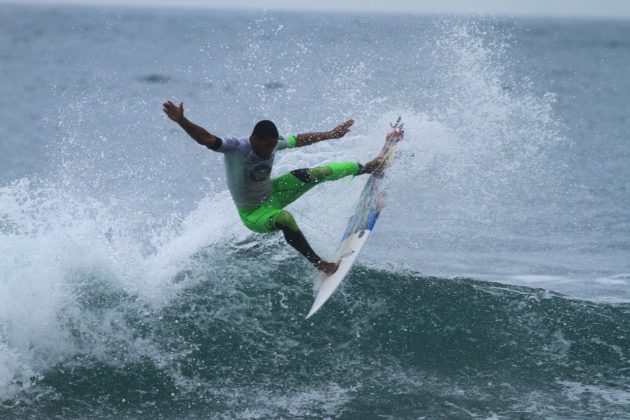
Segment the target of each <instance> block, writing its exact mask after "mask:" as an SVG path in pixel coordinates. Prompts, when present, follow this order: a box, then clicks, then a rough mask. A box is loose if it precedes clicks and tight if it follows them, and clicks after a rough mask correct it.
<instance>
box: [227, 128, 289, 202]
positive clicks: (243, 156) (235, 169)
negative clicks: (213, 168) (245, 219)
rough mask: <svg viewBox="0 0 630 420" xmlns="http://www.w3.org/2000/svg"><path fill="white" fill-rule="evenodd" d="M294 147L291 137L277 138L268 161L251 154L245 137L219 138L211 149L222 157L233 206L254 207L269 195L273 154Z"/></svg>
mask: <svg viewBox="0 0 630 420" xmlns="http://www.w3.org/2000/svg"><path fill="white" fill-rule="evenodd" d="M292 147H295V136H288V137H287V138H284V137H282V136H281V137H280V138H279V139H278V144H277V145H276V148H275V149H274V152H273V153H272V154H271V156H270V157H269V158H268V159H265V158H262V157H260V156H258V155H257V154H256V152H254V149H252V145H251V143H250V142H249V137H222V138H221V145H220V146H219V147H218V148H217V149H216V150H215V151H216V152H220V153H223V155H224V157H225V176H226V179H227V184H228V188H229V190H230V194H232V199H233V200H234V203H235V204H236V206H237V207H239V208H242V207H245V208H252V207H258V206H259V205H260V203H262V202H263V201H264V200H265V199H266V198H267V197H268V196H269V193H270V192H271V177H270V175H271V168H272V167H273V159H274V157H275V152H277V151H278V150H283V149H287V148H292Z"/></svg>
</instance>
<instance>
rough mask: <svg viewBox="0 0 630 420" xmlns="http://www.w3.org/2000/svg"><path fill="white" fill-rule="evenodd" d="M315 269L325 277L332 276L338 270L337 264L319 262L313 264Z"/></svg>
mask: <svg viewBox="0 0 630 420" xmlns="http://www.w3.org/2000/svg"><path fill="white" fill-rule="evenodd" d="M315 268H317V269H318V270H319V271H321V272H322V273H324V274H326V275H327V276H332V275H333V274H334V273H335V271H337V269H338V268H339V263H338V262H328V261H324V260H320V261H319V262H318V263H317V264H315Z"/></svg>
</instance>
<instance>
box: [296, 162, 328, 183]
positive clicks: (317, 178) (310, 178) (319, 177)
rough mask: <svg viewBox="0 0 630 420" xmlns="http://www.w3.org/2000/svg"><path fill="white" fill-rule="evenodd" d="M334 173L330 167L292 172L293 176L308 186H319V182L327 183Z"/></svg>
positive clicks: (317, 167)
mask: <svg viewBox="0 0 630 420" xmlns="http://www.w3.org/2000/svg"><path fill="white" fill-rule="evenodd" d="M332 173H333V170H332V168H329V167H328V166H316V167H314V168H303V169H296V170H294V171H291V174H293V176H295V177H296V178H297V179H299V180H300V181H302V182H306V183H307V184H317V183H318V182H322V181H325V180H326V178H327V177H328V176H330V175H332Z"/></svg>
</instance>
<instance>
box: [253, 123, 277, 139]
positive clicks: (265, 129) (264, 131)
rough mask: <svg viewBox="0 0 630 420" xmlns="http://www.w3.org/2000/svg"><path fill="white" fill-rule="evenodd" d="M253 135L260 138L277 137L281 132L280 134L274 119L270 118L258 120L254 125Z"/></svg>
mask: <svg viewBox="0 0 630 420" xmlns="http://www.w3.org/2000/svg"><path fill="white" fill-rule="evenodd" d="M252 135H254V136H256V137H258V138H259V139H269V138H272V139H277V138H278V137H280V134H278V128H277V127H276V125H275V124H274V123H273V122H272V121H269V120H262V121H258V122H257V123H256V125H255V126H254V131H253V132H252Z"/></svg>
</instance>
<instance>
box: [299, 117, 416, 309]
mask: <svg viewBox="0 0 630 420" xmlns="http://www.w3.org/2000/svg"><path fill="white" fill-rule="evenodd" d="M392 129H393V130H392V131H391V132H390V133H389V134H388V135H387V137H386V141H385V145H384V146H383V150H382V151H381V152H382V153H383V156H384V158H385V163H384V166H383V170H382V171H381V173H380V174H379V175H375V174H372V175H370V177H369V178H368V181H367V183H366V184H365V187H363V191H362V192H361V197H360V198H359V202H358V204H357V207H356V209H355V211H354V213H353V215H352V217H350V220H349V221H348V225H347V227H346V230H345V232H344V234H343V236H342V238H341V244H340V245H339V248H338V249H337V253H336V255H335V261H338V262H339V268H338V269H337V271H335V272H334V273H333V274H332V275H330V276H327V277H325V278H324V279H323V280H322V281H321V285H320V287H319V290H318V291H317V295H316V296H315V301H314V302H313V306H312V307H311V309H310V311H309V312H308V314H307V315H306V318H307V319H308V318H310V317H311V316H313V315H314V314H315V313H316V312H317V311H318V310H319V309H320V308H321V307H322V305H324V303H326V301H327V300H328V299H329V298H330V297H331V296H332V295H333V293H334V292H335V290H337V288H338V287H339V285H340V284H341V282H342V281H343V279H344V278H345V277H346V275H347V274H348V273H349V272H350V270H351V269H352V265H353V264H354V261H355V260H356V259H357V257H358V256H359V251H361V248H363V245H365V243H366V242H367V238H368V237H369V236H370V233H371V232H372V229H373V228H374V225H375V224H376V220H377V219H378V216H379V215H380V213H381V210H382V209H383V206H384V198H385V192H384V190H383V186H382V183H383V176H384V173H385V170H386V169H387V167H388V166H389V164H390V161H391V159H392V157H393V154H394V149H395V147H396V143H398V142H399V141H400V140H402V138H403V136H404V131H403V125H402V124H401V123H400V117H399V118H398V120H397V121H396V123H395V124H392Z"/></svg>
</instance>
